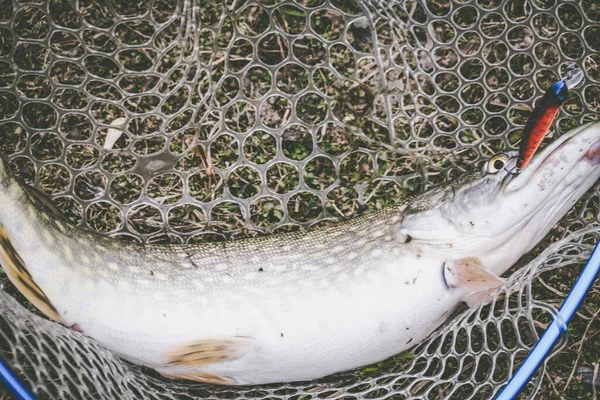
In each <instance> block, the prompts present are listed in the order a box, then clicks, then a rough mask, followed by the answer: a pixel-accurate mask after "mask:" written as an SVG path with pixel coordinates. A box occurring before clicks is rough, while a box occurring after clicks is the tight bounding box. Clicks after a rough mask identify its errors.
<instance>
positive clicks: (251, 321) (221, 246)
mask: <svg viewBox="0 0 600 400" xmlns="http://www.w3.org/2000/svg"><path fill="white" fill-rule="evenodd" d="M517 159H518V155H517V154H516V153H508V154H499V155H497V156H495V157H493V158H491V159H490V160H489V161H488V162H486V163H485V165H483V166H482V167H481V169H480V170H477V171H475V172H473V173H469V174H466V175H464V176H463V177H461V178H460V179H458V180H457V181H454V182H452V183H450V184H449V185H446V186H443V187H440V188H436V189H434V190H431V191H429V192H427V193H426V194H424V195H421V196H418V197H416V198H414V199H413V200H412V201H410V202H408V203H407V204H405V205H402V206H395V207H392V208H388V209H385V210H383V211H381V212H376V213H372V214H367V215H364V216H361V217H358V218H355V219H353V220H350V221H346V222H341V223H337V224H333V225H330V226H325V227H320V228H316V229H314V230H311V231H308V232H303V233H291V234H281V235H273V236H269V237H260V238H253V239H245V240H238V241H230V242H225V243H207V244H198V245H160V246H159V245H139V244H132V243H121V242H117V241H114V240H110V239H107V238H104V237H101V236H99V235H96V234H93V233H90V232H87V231H84V230H82V229H80V228H77V227H73V226H71V225H69V224H67V223H65V222H63V221H62V220H61V219H59V218H57V217H56V212H55V211H54V210H53V209H52V207H50V206H48V205H46V204H45V203H44V202H40V200H39V199H38V198H37V197H36V196H32V195H31V194H29V192H28V191H27V190H25V189H24V188H23V187H22V186H21V185H20V184H19V183H17V181H16V180H15V179H14V178H13V177H12V176H11V174H10V173H9V171H8V167H7V166H6V165H3V166H1V167H0V169H1V170H0V204H1V205H2V206H1V208H0V262H1V264H2V267H3V268H4V270H5V271H6V273H7V275H8V277H9V278H10V280H11V281H12V282H13V284H14V285H15V286H16V287H17V288H18V289H19V290H20V291H21V292H22V293H23V295H24V296H25V297H26V298H27V299H28V300H29V301H30V302H31V303H33V304H34V305H35V306H36V307H37V308H38V309H39V310H40V311H41V312H42V313H44V314H45V315H46V316H48V317H49V318H51V319H53V320H55V321H58V322H60V323H62V324H64V325H66V326H69V327H73V328H74V329H77V330H80V331H82V332H84V333H85V334H87V335H89V336H90V337H92V338H94V339H96V340H97V341H98V342H100V343H101V344H102V345H104V346H105V347H106V348H108V349H110V350H112V351H113V352H115V353H116V354H118V355H119V356H121V357H123V358H125V359H127V360H130V361H132V362H134V363H137V364H140V365H145V366H148V367H151V368H154V369H155V370H156V371H158V372H159V373H161V374H163V375H164V376H167V377H171V378H180V379H191V380H195V381H201V382H209V383H217V384H229V385H242V384H244V385H246V384H263V383H271V382H282V381H298V380H308V379H313V378H318V377H322V376H325V375H328V374H331V373H334V372H338V371H343V370H348V369H352V368H355V367H359V366H363V365H366V364H370V363H373V362H377V361H380V360H383V359H385V358H388V357H390V356H392V355H394V354H397V353H399V352H401V351H403V350H405V349H407V348H410V347H411V346H413V345H415V344H417V343H418V342H420V341H422V340H423V339H424V338H426V337H427V336H428V335H429V334H431V332H432V331H433V330H434V329H435V328H436V327H437V326H439V325H440V324H441V323H442V322H443V321H444V320H445V319H446V318H447V316H448V315H449V313H450V311H451V310H452V309H453V308H454V307H455V306H457V305H458V304H459V303H460V302H461V301H466V302H467V303H468V304H470V305H477V304H480V303H481V301H483V299H484V298H485V297H486V296H488V295H489V293H490V292H491V291H493V290H494V289H495V288H497V287H498V286H499V285H501V284H502V282H503V279H502V278H500V277H499V276H500V275H501V274H502V273H503V272H505V271H506V270H507V269H508V268H509V267H511V266H512V265H513V263H515V261H517V259H519V257H521V256H522V255H523V254H525V253H527V252H528V251H529V250H531V249H532V248H533V247H534V246H535V245H536V244H537V243H538V242H539V241H540V240H541V239H542V238H543V237H544V236H545V235H546V234H547V233H548V232H549V231H550V229H551V228H552V227H553V226H554V225H555V224H556V222H557V221H558V220H559V219H560V218H561V217H562V216H563V215H564V214H565V213H566V212H567V211H568V210H569V209H570V208H571V207H572V206H573V205H574V204H575V203H576V202H577V201H578V199H579V198H580V197H581V196H582V195H583V194H584V193H585V192H586V191H587V190H588V189H590V187H591V186H592V185H593V184H594V183H595V182H596V181H597V179H598V178H599V177H600V167H599V164H600V123H596V124H588V125H586V126H583V127H580V128H577V129H575V130H573V131H571V132H570V133H568V134H565V135H563V136H562V137H560V138H559V139H557V140H556V141H555V142H554V143H552V144H551V145H550V146H549V147H547V148H545V149H544V150H543V151H542V152H540V153H538V154H537V156H535V157H534V158H533V159H532V161H531V162H530V164H529V165H528V167H527V168H526V169H525V170H523V171H522V172H521V173H520V174H512V173H510V171H511V170H514V168H515V166H516V163H517V161H518V160H517Z"/></svg>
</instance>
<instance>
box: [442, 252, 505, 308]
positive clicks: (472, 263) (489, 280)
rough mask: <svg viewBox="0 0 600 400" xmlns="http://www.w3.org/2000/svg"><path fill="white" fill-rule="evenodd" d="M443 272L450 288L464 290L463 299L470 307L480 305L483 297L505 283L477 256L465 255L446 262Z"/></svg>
mask: <svg viewBox="0 0 600 400" xmlns="http://www.w3.org/2000/svg"><path fill="white" fill-rule="evenodd" d="M443 274H444V280H445V281H446V285H447V286H448V287H449V288H457V289H461V290H463V291H464V293H465V297H464V298H463V301H465V302H466V303H467V305H468V306H469V307H474V306H477V305H479V304H480V303H481V302H482V301H483V299H485V298H486V297H487V296H488V295H489V294H490V293H492V292H493V291H494V290H495V289H496V288H497V287H498V286H501V285H502V284H503V283H504V279H502V278H500V277H498V276H496V275H494V273H493V272H491V271H490V270H489V269H487V268H486V267H484V266H483V264H482V263H481V260H480V259H479V258H477V257H464V258H460V259H458V260H455V261H450V262H446V263H444V267H443Z"/></svg>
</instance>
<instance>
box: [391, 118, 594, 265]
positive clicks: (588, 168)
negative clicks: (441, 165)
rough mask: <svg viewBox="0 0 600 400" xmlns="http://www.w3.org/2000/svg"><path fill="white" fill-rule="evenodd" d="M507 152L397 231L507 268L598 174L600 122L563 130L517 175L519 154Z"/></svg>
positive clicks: (451, 253)
mask: <svg viewBox="0 0 600 400" xmlns="http://www.w3.org/2000/svg"><path fill="white" fill-rule="evenodd" d="M509 156H510V161H509V162H508V163H507V165H506V166H505V167H504V169H503V170H501V171H499V172H497V173H495V174H489V173H488V174H486V173H482V175H481V176H480V177H478V178H477V179H475V181H474V182H470V183H468V184H465V185H464V187H461V188H454V187H453V188H451V190H450V189H445V190H443V191H440V193H438V194H437V197H438V198H439V202H438V203H439V204H438V205H435V206H433V207H430V208H429V209H427V210H426V211H423V212H419V213H414V214H410V215H408V216H407V217H405V218H404V219H403V221H401V223H399V224H398V225H397V227H396V231H397V232H398V235H399V236H403V237H407V236H408V237H411V238H412V239H413V245H415V246H420V248H421V251H440V252H443V253H445V254H446V256H447V257H452V258H455V259H457V258H462V257H471V256H473V257H478V258H480V259H481V260H482V262H483V264H484V265H485V266H486V267H487V268H489V269H490V270H491V271H492V272H494V273H496V274H502V273H503V272H504V271H505V270H506V269H508V268H509V267H510V266H512V264H514V262H516V261H517V260H518V259H519V258H520V257H521V256H522V255H523V254H525V253H527V252H528V251H529V250H531V249H532V248H533V247H534V246H535V245H536V244H537V243H538V242H539V241H540V240H542V238H543V237H544V236H545V235H546V234H547V233H548V232H549V231H550V229H552V227H553V226H554V225H555V224H556V223H557V222H558V220H559V219H560V218H561V217H562V216H563V215H564V214H565V213H566V212H567V211H568V210H569V209H570V208H571V207H572V206H573V205H574V204H575V203H576V202H577V201H578V200H579V198H581V197H582V196H583V195H584V193H585V192H587V191H588V190H589V189H590V188H591V187H592V186H593V185H594V184H595V182H596V181H597V180H598V178H600V167H599V164H600V123H592V124H587V125H584V126H582V127H579V128H577V129H574V130H572V131H570V132H569V133H567V134H565V135H563V136H561V137H560V138H559V139H557V140H556V141H555V142H553V143H552V144H550V145H549V146H548V147H547V148H545V149H544V150H543V151H541V152H540V153H539V154H538V155H537V156H536V157H534V159H533V160H532V161H531V162H530V163H529V165H528V167H527V168H526V169H525V170H523V171H522V172H521V173H520V174H514V173H512V172H511V171H513V170H514V169H515V167H516V163H517V155H516V154H509ZM484 168H485V167H484ZM409 208H410V205H409Z"/></svg>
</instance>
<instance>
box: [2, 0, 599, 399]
mask: <svg viewBox="0 0 600 400" xmlns="http://www.w3.org/2000/svg"><path fill="white" fill-rule="evenodd" d="M599 21H600V6H599V5H598V4H597V2H595V1H593V0H580V1H579V2H568V3H561V2H556V1H554V0H533V1H523V0H519V1H502V2H500V1H494V0H478V1H469V0H467V1H458V0H457V1H452V2H451V1H449V0H432V1H414V0H406V1H394V0H381V1H378V0H364V1H358V0H350V1H347V0H294V1H292V0H260V1H253V0H248V1H242V0H210V1H208V0H180V1H178V2H175V1H171V0H154V1H145V2H141V3H139V4H138V3H137V2H132V1H124V0H123V1H117V0H112V1H106V2H87V1H67V0H47V1H41V0H40V1H28V2H23V3H20V2H17V1H13V2H11V1H3V2H0V149H1V151H2V153H3V154H5V155H7V156H8V157H9V159H10V164H11V166H12V167H13V169H14V171H15V173H16V174H18V175H19V176H20V177H21V178H22V179H23V180H24V181H25V182H27V183H28V184H30V185H32V186H35V187H36V188H38V189H40V190H41V191H42V192H44V193H45V194H47V195H48V196H49V197H50V198H51V199H52V201H53V202H54V203H55V204H56V205H58V206H59V208H61V209H62V210H63V211H64V213H65V214H66V216H67V217H68V218H69V219H71V220H72V221H73V222H74V223H77V224H81V225H82V226H85V227H87V228H89V229H93V230H96V231H98V232H101V233H103V234H106V235H110V236H113V237H115V240H118V239H125V240H142V241H146V242H199V241H205V240H225V239H228V238H231V237H243V236H253V235H258V234H264V233H268V232H273V231H283V230H285V231H289V230H292V229H299V228H302V227H303V226H307V225H311V224H314V223H316V222H319V221H323V220H325V219H339V218H342V217H351V216H353V215H355V214H356V213H359V212H363V211H365V210H366V211H368V210H373V209H379V208H381V207H384V206H385V205H387V204H390V203H394V202H400V201H403V200H404V199H406V198H407V197H409V196H411V195H413V194H415V193H419V192H422V191H423V190H426V189H427V188H428V187H430V186H431V185H436V184H440V183H443V182H445V181H447V180H448V179H451V178H454V177H456V176H458V175H460V174H462V172H464V171H465V170H466V169H467V168H469V167H472V166H474V165H476V164H477V163H479V162H480V161H482V160H484V159H485V158H487V157H489V156H490V155H492V154H495V153H497V152H499V151H502V150H505V149H515V148H516V146H518V141H519V139H520V135H521V129H522V127H523V125H524V123H525V122H526V119H527V117H528V115H529V114H530V112H531V110H532V108H533V106H534V104H535V100H536V99H538V98H539V97H540V96H541V94H542V93H543V92H544V91H545V90H546V89H547V88H548V87H549V86H550V85H551V84H552V83H553V82H554V81H556V80H558V79H559V77H560V76H561V75H562V74H563V73H564V72H565V70H566V68H567V66H568V65H569V64H570V63H571V62H573V61H576V62H578V63H579V65H580V66H581V67H582V68H583V69H584V70H585V79H584V82H583V84H582V85H580V86H579V87H578V88H577V89H575V90H573V91H572V92H571V93H570V96H569V98H568V100H567V102H566V104H565V106H564V107H563V109H562V110H561V112H560V114H559V119H558V120H557V123H556V124H555V126H554V128H553V135H554V136H556V135H560V134H562V133H564V132H566V131H567V130H570V129H571V128H573V127H576V126H578V125H581V124H582V123H584V122H586V121H587V120H590V119H597V118H598V115H599V113H600V56H599V55H598V53H597V52H598V51H600V41H599V38H600V25H599ZM597 214H598V195H597V191H596V189H594V190H592V191H590V193H588V194H587V195H586V196H585V197H584V199H582V200H581V201H580V202H579V203H578V204H577V206H576V207H575V208H574V209H573V210H571V211H570V212H569V214H568V215H567V216H566V217H565V218H564V219H563V221H562V222H561V223H560V225H559V227H557V229H555V231H554V232H553V234H552V235H551V236H550V237H549V238H548V239H546V241H545V243H544V244H542V245H540V246H539V248H538V249H537V250H536V251H534V253H535V254H540V252H541V251H542V250H541V249H544V248H545V249H546V250H544V252H542V253H541V254H540V256H539V257H538V258H536V259H534V260H533V261H531V262H530V263H529V265H528V267H527V268H524V269H521V270H519V271H518V272H517V273H515V274H514V275H513V277H512V278H511V279H510V280H509V281H508V283H507V285H506V287H505V289H504V290H505V291H506V293H505V294H503V295H500V294H498V295H497V296H496V297H495V298H494V299H495V300H494V301H493V302H492V303H491V304H490V305H486V306H483V307H481V308H480V309H478V310H466V311H465V310H463V311H459V312H457V313H456V315H455V317H454V318H452V319H451V320H450V321H449V322H448V323H447V324H446V325H445V327H443V328H441V329H440V330H438V331H437V332H436V333H435V334H434V335H433V336H432V337H431V338H430V339H429V340H428V341H427V342H426V343H424V344H422V345H420V346H419V347H417V348H415V349H413V350H412V351H411V352H407V353H403V354H401V355H399V356H397V357H394V358H392V359H390V360H387V361H385V362H382V363H379V364H377V365H375V366H370V367H366V368H362V369H360V370H357V371H352V372H348V373H345V374H340V375H336V376H333V377H329V378H326V379H323V380H320V381H316V382H309V383H306V382H305V383H299V384H280V385H270V386H265V387H252V388H222V387H211V386H208V385H199V384H186V383H181V382H175V381H168V380H165V379H162V378H159V377H157V376H155V375H154V374H153V373H152V372H151V371H147V370H144V369H142V368H139V367H137V366H134V365H131V364H128V363H126V362H124V361H122V360H120V359H118V358H116V357H115V356H113V355H112V354H111V353H110V352H108V351H107V350H105V349H103V348H102V347H101V346H99V345H98V344H97V343H95V342H94V341H93V340H91V339H89V338H87V337H85V336H83V335H81V334H78V333H76V332H73V331H70V330H68V329H66V328H64V327H62V326H60V325H57V324H54V323H52V322H49V321H46V320H44V319H42V318H40V317H38V316H35V315H33V314H32V312H33V311H32V310H31V309H30V308H29V309H26V308H25V307H24V306H23V305H21V304H20V303H19V302H18V301H17V300H15V298H17V299H18V300H19V301H20V302H21V303H23V304H24V302H23V301H22V300H21V299H20V298H19V296H18V294H16V293H15V291H14V289H12V287H11V286H10V285H9V284H7V283H6V282H7V280H6V279H5V277H4V276H0V279H2V282H3V283H4V284H3V288H4V290H3V291H0V309H1V310H2V316H1V317H0V322H1V324H0V326H1V329H0V350H1V354H2V355H3V356H4V357H5V358H7V359H8V360H9V361H10V363H11V364H12V366H13V367H14V368H15V369H16V370H17V371H18V373H19V374H20V375H21V376H22V377H24V379H25V381H26V382H28V383H29V384H30V385H31V386H32V387H33V388H34V390H35V391H36V393H37V394H38V395H39V396H40V397H41V398H45V397H48V398H57V397H59V398H86V399H87V398H103V399H109V398H115V399H124V398H142V397H143V398H156V399H159V398H160V399H175V398H177V399H187V398H267V397H268V398H277V399H308V398H339V397H343V398H395V399H396V398H409V397H410V398H413V397H414V398H423V399H441V398H456V399H467V398H477V399H480V398H490V397H492V396H493V394H494V393H497V391H498V390H499V389H500V387H501V385H502V384H503V383H504V382H506V380H507V378H508V376H510V374H511V373H512V372H513V371H514V370H515V368H516V367H517V366H518V364H519V362H520V361H521V360H522V359H523V358H524V355H525V354H526V353H527V350H528V349H529V348H530V347H531V346H532V345H533V344H534V343H535V340H536V338H537V337H538V335H539V332H540V329H542V328H543V327H544V326H545V325H544V324H545V323H547V322H548V321H549V320H550V319H551V318H552V315H553V313H554V312H555V310H556V306H557V305H558V304H560V301H557V296H558V297H559V300H560V298H562V297H564V291H565V287H564V286H562V285H564V282H562V281H560V280H557V279H556V277H557V276H559V277H564V276H569V277H571V278H572V275H573V274H576V272H577V271H574V268H573V265H574V264H580V263H581V262H582V260H585V258H586V256H587V254H589V251H590V248H591V247H590V246H591V244H592V243H593V242H594V238H595V235H596V234H597V231H596V230H595V229H594V228H593V227H594V226H596V225H597V223H596V222H597V219H598V215H597ZM550 243H552V244H550ZM549 244H550V245H549ZM548 245H549V247H548ZM530 259H531V258H530ZM522 264H524V262H522V263H521V265H522ZM576 269H577V268H575V270H576ZM561 271H566V272H564V273H562V272H561ZM561 273H562V274H563V275H561ZM571 281H572V279H571ZM567 288H568V287H567ZM541 382H542V379H541V375H538V376H537V377H536V379H534V380H533V381H532V383H530V385H529V387H528V393H529V394H530V395H533V394H535V393H536V391H537V390H538V389H539V386H540V384H541Z"/></svg>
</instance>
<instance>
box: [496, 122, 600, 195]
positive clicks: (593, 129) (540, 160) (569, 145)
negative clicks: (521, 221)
mask: <svg viewBox="0 0 600 400" xmlns="http://www.w3.org/2000/svg"><path fill="white" fill-rule="evenodd" d="M583 160H585V161H587V162H589V163H590V164H591V166H597V165H600V122H590V123H588V124H586V125H582V126H580V127H578V128H575V129H573V130H572V131H570V132H568V133H566V134H564V135H562V136H561V137H559V138H558V139H556V140H555V141H554V142H553V143H551V144H550V145H549V146H547V147H546V148H545V149H543V150H542V151H541V152H540V153H538V154H537V156H536V157H534V158H533V160H532V161H531V163H529V165H528V166H527V167H526V168H525V169H524V170H523V171H521V173H520V174H519V175H518V176H517V177H516V178H515V179H513V180H512V182H510V183H509V185H508V186H510V190H516V189H519V188H521V187H523V186H526V185H528V184H529V183H530V181H531V180H532V178H533V177H535V176H536V175H538V173H540V172H542V170H544V169H546V168H547V167H548V166H551V167H554V169H556V170H560V171H564V175H565V176H566V175H568V173H569V172H570V169H571V168H572V167H575V166H576V165H578V164H579V163H580V162H581V161H583Z"/></svg>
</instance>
